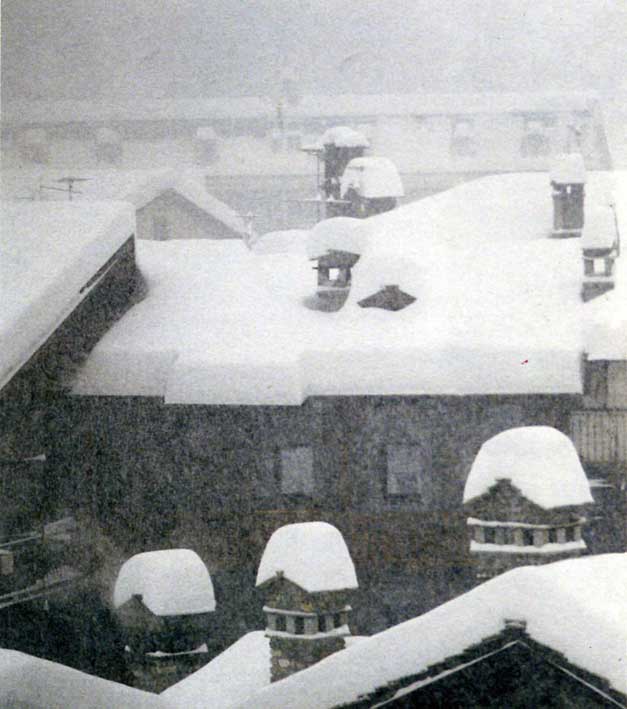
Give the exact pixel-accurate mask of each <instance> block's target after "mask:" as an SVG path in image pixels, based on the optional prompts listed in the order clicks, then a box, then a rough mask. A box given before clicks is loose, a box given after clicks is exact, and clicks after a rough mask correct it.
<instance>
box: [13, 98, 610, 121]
mask: <svg viewBox="0 0 627 709" xmlns="http://www.w3.org/2000/svg"><path fill="white" fill-rule="evenodd" d="M597 100H598V99H597V96H596V94H594V93H592V92H589V93H585V92H538V93H477V94H464V93H460V94H450V93H449V94H435V93H427V94H340V95H336V96H333V95H320V94H318V95H307V96H303V97H302V98H301V99H300V100H299V101H298V102H297V103H296V104H295V105H293V106H292V105H285V106H284V107H283V111H284V112H285V114H286V115H287V116H290V117H294V118H304V117H305V118H306V117H321V118H334V119H335V118H352V117H354V118H359V117H364V116H397V115H401V116H402V115H416V116H421V115H440V114H457V115H459V114H471V113H521V114H527V113H542V112H551V111H576V112H577V111H586V110H590V109H591V107H592V105H593V104H594V102H595V101H597ZM275 112H276V106H275V103H274V102H273V101H272V100H271V99H270V98H267V97H259V96H239V97H230V96H222V97H213V98H199V99H187V98H168V99H146V98H139V99H138V98H137V97H136V96H134V97H133V98H132V99H126V100H125V99H114V100H110V101H107V102H106V103H104V102H100V101H95V100H62V101H41V100H36V101H14V100H11V101H7V102H5V103H4V104H3V122H6V123H8V124H10V123H16V124H30V123H33V124H42V125H43V124H50V123H68V122H76V121H85V122H91V121H97V122H101V121H137V120H144V121H145V120H149V121H153V120H154V118H155V116H159V118H160V120H165V121H167V120H191V121H201V120H207V119H213V120H228V119H232V118H234V119H238V120H242V119H243V120H245V119H253V118H271V119H274V117H275Z"/></svg>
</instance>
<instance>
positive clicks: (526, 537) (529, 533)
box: [523, 529, 533, 547]
mask: <svg viewBox="0 0 627 709" xmlns="http://www.w3.org/2000/svg"><path fill="white" fill-rule="evenodd" d="M523 544H524V545H525V546H526V547H530V546H533V529H523Z"/></svg>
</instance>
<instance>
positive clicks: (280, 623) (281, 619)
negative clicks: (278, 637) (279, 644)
mask: <svg viewBox="0 0 627 709" xmlns="http://www.w3.org/2000/svg"><path fill="white" fill-rule="evenodd" d="M285 628H286V626H285V616H284V615H278V616H277V618H276V629H277V630H278V631H279V632H281V633H284V632H285Z"/></svg>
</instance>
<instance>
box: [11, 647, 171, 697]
mask: <svg viewBox="0 0 627 709" xmlns="http://www.w3.org/2000/svg"><path fill="white" fill-rule="evenodd" d="M0 706H2V707H6V708H7V709H11V708H12V707H16V708H17V707H20V708H24V709H70V707H71V708H72V709H81V707H89V709H113V708H114V707H116V708H119V709H124V708H125V707H127V708H128V709H131V707H132V708H133V709H159V708H161V709H168V707H170V708H171V707H172V706H173V705H172V704H170V702H169V701H168V700H167V699H166V698H164V697H159V696H157V695H156V694H151V693H149V692H143V691H140V690H139V689H133V688H132V687H127V686H126V685H124V684H118V683H116V682H110V681H109V680H105V679H100V678H99V677H94V676H93V675H88V674H86V673H84V672H79V671H78V670H75V669H72V668H70V667H66V666H65V665H60V664H57V663H55V662H49V661H48V660H42V659H40V658H38V657H33V656H31V655H26V654H24V653H22V652H17V651H15V650H1V649H0Z"/></svg>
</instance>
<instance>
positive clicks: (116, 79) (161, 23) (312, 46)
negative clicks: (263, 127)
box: [2, 0, 627, 100]
mask: <svg viewBox="0 0 627 709" xmlns="http://www.w3.org/2000/svg"><path fill="white" fill-rule="evenodd" d="M626 37H627V1H625V0H579V2H575V1H574V0H372V1H371V0H344V1H343V2H338V1H337V0H335V1H331V0H202V2H201V1H200V0H2V92H3V99H4V100H7V99H10V98H12V97H21V98H48V99H58V98H107V97H118V96H128V95H132V94H134V93H138V94H142V95H144V96H187V97H193V96H200V95H205V96H210V95H216V94H227V95H240V94H253V95H259V94H265V95H268V94H272V93H273V92H275V91H276V87H277V85H278V81H279V76H280V75H281V74H282V73H285V72H286V71H291V72H293V73H294V75H295V76H296V77H298V80H299V83H300V86H301V87H302V91H303V92H305V93H315V92H317V93H339V92H350V91H353V92H367V93H385V92H412V91H484V90H486V91H508V90H520V91H523V90H535V89H543V88H544V89H587V88H592V89H602V90H608V89H610V90H611V88H612V87H613V86H615V85H619V84H623V83H624V81H625V79H624V77H625V75H626V74H627V71H626V68H627V67H626V64H625V62H626V61H627V60H626V59H625V57H626V55H627V49H626V44H627V40H626Z"/></svg>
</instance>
